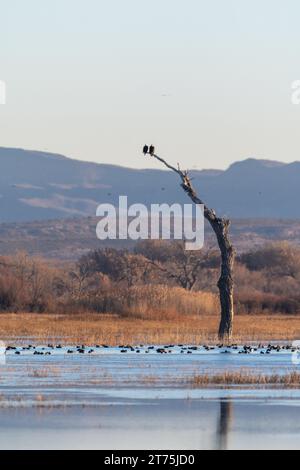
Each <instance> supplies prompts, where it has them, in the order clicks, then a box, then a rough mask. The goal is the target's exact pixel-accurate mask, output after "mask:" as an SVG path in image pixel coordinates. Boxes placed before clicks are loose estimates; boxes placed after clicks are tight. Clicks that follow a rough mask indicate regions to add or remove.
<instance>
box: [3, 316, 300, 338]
mask: <svg viewBox="0 0 300 470" xmlns="http://www.w3.org/2000/svg"><path fill="white" fill-rule="evenodd" d="M218 324H219V317H218V316H213V315H209V316H208V315H206V316H205V315H204V316H187V315H183V316H181V317H179V316H174V317H173V318H168V319H164V318H163V315H162V316H161V319H160V320H157V319H149V320H145V319H136V318H120V317H118V316H116V315H101V314H90V313H87V314H65V315H54V314H32V313H18V314H6V313H5V314H0V339H2V340H5V341H8V342H10V343H13V342H18V341H20V340H25V342H30V340H31V341H32V342H39V343H41V342H43V343H47V342H51V343H61V344H73V343H79V344H90V345H92V344H107V345H118V344H128V343H131V344H167V343H175V344H176V343H177V344H178V343H188V344H200V343H204V342H208V341H209V342H216V341H217V335H216V333H217V331H218ZM234 333H235V334H234V338H233V341H234V342H243V341H271V340H273V341H276V340H278V341H279V340H289V341H291V340H294V339H300V316H284V315H273V316H264V315H260V316H249V315H247V316H246V315H245V316H244V315H238V316H236V318H235V325H234Z"/></svg>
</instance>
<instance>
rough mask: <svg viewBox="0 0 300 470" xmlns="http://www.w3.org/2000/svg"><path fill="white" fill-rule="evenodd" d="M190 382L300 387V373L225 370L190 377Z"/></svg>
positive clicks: (200, 384) (202, 384) (194, 383)
mask: <svg viewBox="0 0 300 470" xmlns="http://www.w3.org/2000/svg"><path fill="white" fill-rule="evenodd" d="M190 382H191V383H192V384H193V385H194V386H196V387H198V386H205V385H281V386H285V387H298V386H299V385H300V373H298V372H290V373H288V374H282V375H280V374H271V375H266V374H256V373H254V372H251V371H245V370H240V371H238V372H231V371H225V372H222V373H220V374H214V375H208V374H203V375H195V376H194V377H192V378H191V379H190Z"/></svg>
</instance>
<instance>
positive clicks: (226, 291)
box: [152, 154, 235, 340]
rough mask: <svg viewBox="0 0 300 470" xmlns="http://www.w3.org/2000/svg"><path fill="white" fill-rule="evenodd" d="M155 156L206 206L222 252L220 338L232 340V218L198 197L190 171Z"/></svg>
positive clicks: (196, 202) (192, 197) (193, 198)
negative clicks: (217, 212) (219, 214)
mask: <svg viewBox="0 0 300 470" xmlns="http://www.w3.org/2000/svg"><path fill="white" fill-rule="evenodd" d="M152 156H153V157H154V158H156V159H157V160H159V161H160V162H161V163H163V164H164V165H165V166H166V167H167V168H169V169H170V170H172V171H175V173H177V174H178V175H179V177H180V179H181V187H182V188H183V190H184V191H185V192H186V194H187V195H188V196H189V198H190V199H191V200H192V201H193V202H194V203H195V204H201V205H203V206H204V217H205V219H206V220H207V221H208V222H209V224H210V226H211V228H212V229H213V231H214V233H215V235H216V238H217V242H218V246H219V249H220V253H221V275H220V279H219V281H218V288H219V293H220V304H221V321H220V327H219V338H220V340H230V338H231V337H232V332H233V317H234V308H233V269H234V260H235V250H234V248H233V246H232V243H231V241H230V238H229V227H230V220H229V219H226V218H219V217H217V215H216V213H215V211H214V210H212V209H209V208H208V207H207V206H206V205H205V204H204V202H203V201H202V200H201V199H200V198H199V197H198V195H197V193H196V191H195V189H194V188H193V186H192V183H191V179H190V177H189V175H188V172H186V171H182V170H181V169H180V168H179V166H178V168H175V167H173V166H172V165H169V163H167V162H166V161H165V160H164V159H163V158H161V157H159V156H158V155H155V154H153V155H152Z"/></svg>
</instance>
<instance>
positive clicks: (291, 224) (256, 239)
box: [0, 217, 300, 260]
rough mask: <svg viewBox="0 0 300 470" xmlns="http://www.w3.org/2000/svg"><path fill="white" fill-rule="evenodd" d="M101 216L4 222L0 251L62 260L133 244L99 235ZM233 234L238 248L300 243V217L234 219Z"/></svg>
mask: <svg viewBox="0 0 300 470" xmlns="http://www.w3.org/2000/svg"><path fill="white" fill-rule="evenodd" d="M97 220H98V219H97V218H95V217H82V218H73V219H72V218H70V219H64V220H51V221H37V222H23V223H21V222H18V223H5V224H0V255H9V254H14V253H16V252H17V251H26V252H28V253H29V254H30V255H36V256H42V257H45V258H53V259H61V260H77V259H78V258H79V257H80V256H82V255H83V254H85V253H87V252H88V251H89V250H91V249H96V248H103V247H107V246H111V247H113V248H128V249H131V248H133V246H134V244H135V242H132V241H130V240H129V241H126V240H125V241H121V240H112V241H110V240H108V241H105V242H103V241H100V240H98V239H97V238H96V225H97ZM206 229H207V230H206V236H205V240H206V242H207V246H214V245H215V239H214V236H213V234H212V231H211V230H210V229H209V228H208V227H206ZM231 237H232V240H233V242H234V245H235V247H236V248H237V250H238V252H243V251H248V250H251V249H253V248H255V247H258V246H261V245H264V244H265V243H268V242H271V241H280V240H287V241H289V242H291V243H294V244H298V245H299V244H300V220H293V221H292V220H271V219H267V220H262V219H256V220H254V219H233V220H232V226H231Z"/></svg>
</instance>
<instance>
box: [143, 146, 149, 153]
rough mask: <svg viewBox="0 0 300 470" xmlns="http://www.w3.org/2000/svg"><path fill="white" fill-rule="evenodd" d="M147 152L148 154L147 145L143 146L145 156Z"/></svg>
mask: <svg viewBox="0 0 300 470" xmlns="http://www.w3.org/2000/svg"><path fill="white" fill-rule="evenodd" d="M148 152H149V147H148V145H145V146H144V148H143V154H144V155H147V153H148Z"/></svg>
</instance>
